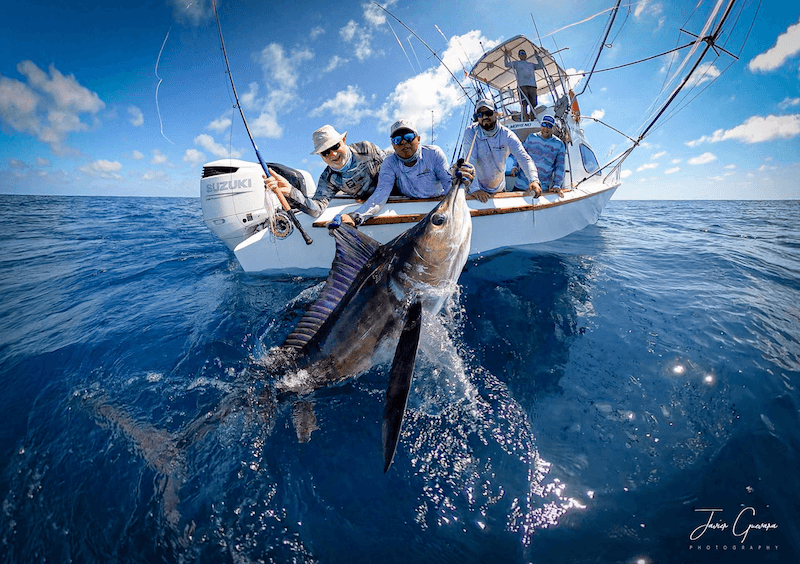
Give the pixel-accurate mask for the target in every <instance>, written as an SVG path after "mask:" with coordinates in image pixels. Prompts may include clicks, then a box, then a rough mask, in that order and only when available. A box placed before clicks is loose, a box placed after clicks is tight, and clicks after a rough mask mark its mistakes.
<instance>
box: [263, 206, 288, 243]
mask: <svg viewBox="0 0 800 564" xmlns="http://www.w3.org/2000/svg"><path fill="white" fill-rule="evenodd" d="M269 227H270V231H272V233H273V235H275V236H276V237H277V238H278V239H285V238H286V237H288V236H289V235H291V234H292V231H294V225H292V220H291V219H290V218H289V214H288V213H287V212H286V210H278V211H277V212H275V216H274V217H273V218H272V221H270V226H269Z"/></svg>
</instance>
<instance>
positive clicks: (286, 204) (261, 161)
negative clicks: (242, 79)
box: [211, 0, 314, 245]
mask: <svg viewBox="0 0 800 564" xmlns="http://www.w3.org/2000/svg"><path fill="white" fill-rule="evenodd" d="M211 6H212V7H213V8H214V17H215V18H216V19H217V29H218V30H219V43H220V45H221V46H222V56H223V57H224V58H225V68H226V69H227V70H228V78H229V79H230V81H231V88H232V89H233V97H234V99H235V100H236V107H237V108H239V114H240V115H241V116H242V122H244V128H245V130H246V131H247V136H248V137H250V142H251V143H252V144H253V149H255V152H256V157H257V158H258V162H259V164H261V168H262V169H264V174H266V175H267V177H268V178H269V177H270V176H272V175H271V174H270V173H269V167H267V164H266V163H265V162H264V159H262V158H261V153H260V152H259V151H258V146H257V145H256V140H255V139H253V134H252V133H250V127H249V126H248V125H247V118H245V117H244V110H243V109H242V104H241V102H239V95H238V94H237V93H236V85H235V84H234V83H233V74H232V73H231V65H230V63H229V62H228V52H227V51H226V49H225V40H224V39H223V38H222V24H220V22H219V14H218V13H217V2H216V0H211ZM273 192H274V194H275V195H276V196H277V197H278V200H279V201H280V203H281V206H282V207H283V209H284V211H286V214H287V215H288V216H289V219H290V220H291V221H292V223H293V224H294V226H295V227H297V230H298V231H299V232H300V235H302V236H303V240H304V241H305V242H306V245H310V244H311V243H313V242H314V241H312V239H311V237H309V236H308V233H306V231H305V229H303V226H302V225H301V224H300V220H298V219H297V216H295V215H294V212H293V211H292V207H291V206H290V205H289V202H287V201H286V196H284V195H283V192H281V191H280V189H276V190H273Z"/></svg>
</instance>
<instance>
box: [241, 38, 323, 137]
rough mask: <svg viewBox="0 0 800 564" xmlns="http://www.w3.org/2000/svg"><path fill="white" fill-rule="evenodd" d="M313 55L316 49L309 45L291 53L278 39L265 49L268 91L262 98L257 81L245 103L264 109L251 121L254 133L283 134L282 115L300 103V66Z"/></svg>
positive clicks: (279, 135) (246, 96)
mask: <svg viewBox="0 0 800 564" xmlns="http://www.w3.org/2000/svg"><path fill="white" fill-rule="evenodd" d="M313 58H314V53H313V52H312V51H311V50H310V49H308V48H302V49H294V50H292V51H291V52H290V53H289V54H288V55H287V53H286V51H285V50H284V48H283V46H282V45H280V44H278V43H270V44H269V45H267V46H266V47H265V48H264V49H263V51H262V52H261V55H260V56H259V62H260V63H261V68H262V70H263V71H264V75H265V83H266V84H267V92H266V93H265V95H264V96H263V97H262V98H259V97H258V96H257V94H258V85H257V84H255V83H253V84H251V85H250V91H249V92H248V93H247V94H246V95H245V96H244V97H243V99H242V105H243V107H252V108H253V109H255V110H256V111H258V112H260V114H259V116H258V117H257V118H256V119H255V120H253V121H252V122H250V131H251V132H252V134H253V136H255V137H272V138H279V137H281V136H282V135H283V127H282V126H281V125H280V124H279V123H278V115H279V114H280V113H283V112H285V111H286V110H288V109H289V108H291V107H292V106H293V105H295V104H296V103H297V89H298V81H299V78H300V67H301V65H302V63H303V62H305V61H308V60H311V59H313ZM248 122H249V120H248Z"/></svg>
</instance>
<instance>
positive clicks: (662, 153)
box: [650, 151, 667, 161]
mask: <svg viewBox="0 0 800 564" xmlns="http://www.w3.org/2000/svg"><path fill="white" fill-rule="evenodd" d="M666 154H667V152H666V151H661V152H659V153H656V154H655V155H653V156H652V157H650V158H652V159H653V160H654V161H657V160H658V159H660V158H661V157H663V156H664V155H666Z"/></svg>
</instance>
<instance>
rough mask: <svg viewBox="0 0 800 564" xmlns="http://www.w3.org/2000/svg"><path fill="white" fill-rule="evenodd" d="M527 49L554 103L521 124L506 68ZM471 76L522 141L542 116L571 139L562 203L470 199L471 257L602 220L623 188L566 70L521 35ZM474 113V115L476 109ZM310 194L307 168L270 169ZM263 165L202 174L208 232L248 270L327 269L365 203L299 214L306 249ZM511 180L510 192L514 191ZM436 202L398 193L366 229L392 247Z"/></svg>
mask: <svg viewBox="0 0 800 564" xmlns="http://www.w3.org/2000/svg"><path fill="white" fill-rule="evenodd" d="M520 48H524V49H525V50H526V51H527V53H531V54H535V55H538V56H539V57H540V58H541V59H542V60H543V61H545V63H546V64H545V66H544V69H543V70H541V71H537V82H538V91H539V98H540V100H541V99H545V98H549V99H550V102H551V103H550V104H543V105H540V106H538V107H537V109H536V116H537V119H536V120H534V121H528V122H522V121H518V120H519V115H520V114H519V112H520V104H519V99H518V94H517V88H516V79H515V76H514V72H513V71H512V70H511V69H508V68H506V67H505V66H504V65H503V56H504V52H510V53H516V52H517V51H518V50H519V49H520ZM470 76H471V77H472V78H473V79H474V80H476V81H478V82H480V83H481V84H482V85H483V86H484V92H486V91H487V90H488V91H489V92H491V94H492V97H493V98H494V101H495V103H496V105H497V108H498V110H499V111H500V113H501V116H502V117H501V120H500V121H501V123H503V124H504V125H506V126H507V127H509V128H510V129H511V130H512V131H514V132H515V133H516V134H517V136H518V137H519V138H520V141H524V140H525V138H526V137H527V136H528V135H529V134H531V133H535V132H537V131H539V129H540V123H539V119H540V118H541V117H542V116H543V115H546V114H549V115H552V116H555V118H556V123H557V128H558V133H557V135H558V136H559V137H560V138H561V139H562V140H564V141H565V142H566V146H567V151H566V155H565V163H566V166H565V178H564V187H565V190H564V192H563V195H562V196H559V195H558V194H556V193H549V192H546V193H544V194H543V195H541V196H539V197H538V198H537V197H534V195H533V194H532V193H528V192H520V191H515V192H503V193H500V194H497V195H495V196H494V197H493V198H490V199H489V201H488V202H486V203H481V202H479V201H478V200H476V199H474V198H470V199H469V200H468V201H469V206H470V209H471V214H472V221H473V231H472V247H471V253H472V255H482V254H485V253H491V252H493V251H496V250H498V249H502V248H505V247H514V246H519V245H530V244H532V243H545V242H548V241H553V240H556V239H560V238H561V237H564V236H566V235H569V234H570V233H573V232H575V231H578V230H580V229H583V228H584V227H586V226H587V225H591V224H593V223H595V222H596V221H597V220H598V218H599V217H600V214H601V212H602V211H603V208H604V207H605V205H606V203H608V200H609V199H610V198H611V196H612V194H613V193H614V191H615V190H616V189H617V188H618V187H619V185H620V181H619V175H618V173H616V174H613V175H611V176H609V175H602V174H601V172H600V165H599V164H598V161H597V158H596V156H595V154H594V151H593V150H592V148H591V145H590V144H589V142H588V141H587V140H586V137H585V135H584V131H583V129H582V128H581V123H580V116H579V114H578V113H577V112H574V111H572V108H571V106H570V100H569V86H568V84H567V78H566V77H567V75H566V72H565V71H564V70H563V69H562V68H561V67H560V66H559V65H558V64H557V63H556V61H555V59H554V58H553V57H552V55H551V54H550V53H549V52H548V51H547V50H546V49H543V48H541V47H538V46H536V45H534V44H533V43H532V42H531V41H529V40H528V39H526V38H525V37H523V36H517V37H514V38H513V39H510V40H508V41H506V42H504V43H503V44H501V45H499V46H497V47H496V48H495V49H493V50H492V51H490V52H488V53H486V54H485V55H484V56H483V57H482V58H481V59H480V61H478V62H477V63H476V64H475V66H474V67H473V69H472V72H471V73H470ZM470 112H471V108H470ZM269 166H270V167H272V168H273V169H275V170H277V171H279V172H280V173H281V174H282V175H283V176H284V177H286V178H287V179H288V180H289V181H290V182H291V183H292V184H294V185H295V186H296V187H297V188H299V189H300V190H301V191H303V192H304V193H305V194H307V195H313V193H314V190H315V188H316V179H314V178H313V177H312V176H311V174H309V173H308V172H307V171H304V170H297V169H293V168H290V167H288V166H286V165H283V164H278V163H269ZM262 175H263V171H262V168H261V165H260V164H259V163H253V162H246V161H241V160H234V159H223V160H218V161H214V162H210V163H208V164H206V165H205V166H204V167H203V178H202V180H201V183H200V191H201V199H202V205H203V216H204V219H205V223H206V225H207V226H208V227H209V229H211V230H212V231H213V232H214V233H216V234H217V235H218V236H219V237H220V238H221V239H222V240H223V241H224V242H225V244H226V245H227V246H228V247H229V248H230V249H231V250H232V251H233V252H234V254H235V255H236V258H237V260H238V261H239V263H240V264H241V266H242V268H243V269H244V270H245V271H247V272H260V271H270V270H277V271H281V272H287V271H293V270H307V269H318V268H320V269H328V268H330V264H331V260H332V258H333V253H334V240H333V238H332V237H329V236H328V233H327V231H328V230H327V227H326V224H327V223H328V222H329V221H330V220H331V219H333V217H334V216H335V215H336V214H339V213H343V212H346V211H347V210H351V211H352V210H353V209H355V207H357V206H358V205H360V204H361V203H362V202H361V201H360V200H356V199H354V198H352V197H350V196H347V195H340V196H337V197H335V198H334V199H333V200H331V202H330V205H329V206H328V208H327V209H326V210H325V212H324V213H323V214H322V215H321V216H320V217H319V218H313V217H311V216H309V215H307V214H304V213H300V212H297V213H296V214H295V217H296V218H297V220H298V221H299V223H300V225H301V226H302V227H303V230H304V231H305V232H306V233H307V234H308V236H309V237H310V239H311V240H312V241H313V242H312V243H311V244H307V243H306V241H305V240H304V238H303V236H302V234H301V233H300V232H299V229H296V228H295V226H294V225H293V222H292V221H291V220H290V218H289V217H288V215H287V214H286V212H284V211H282V209H281V204H280V202H279V201H278V198H277V197H276V195H275V194H273V193H271V192H267V191H265V189H264V182H263V179H262ZM513 183H514V179H513V178H509V179H508V182H507V185H508V186H512V185H513ZM434 202H435V200H431V199H411V198H406V197H401V196H392V197H391V198H390V199H389V201H388V203H387V204H386V206H385V207H384V208H383V210H381V213H380V214H378V215H376V216H375V217H373V218H371V219H369V220H368V221H366V222H365V223H364V224H363V225H362V226H360V227H359V229H360V230H361V231H362V232H364V233H366V234H367V235H369V236H370V237H372V238H374V239H376V240H377V241H379V242H381V243H385V242H387V241H389V240H391V239H392V238H393V237H395V236H396V235H398V234H399V233H401V232H403V231H405V230H406V229H408V227H410V226H411V225H412V224H414V223H416V222H418V221H419V220H420V219H421V218H422V217H423V216H424V215H425V214H427V213H428V212H429V211H430V210H431V209H432V208H433V207H434Z"/></svg>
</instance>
